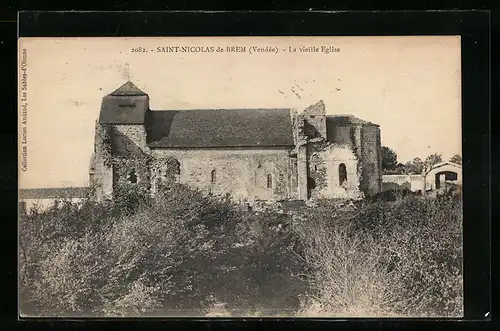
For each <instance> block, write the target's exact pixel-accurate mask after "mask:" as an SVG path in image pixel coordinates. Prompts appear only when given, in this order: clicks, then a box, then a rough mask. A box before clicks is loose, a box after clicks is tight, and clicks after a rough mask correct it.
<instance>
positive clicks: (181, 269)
mask: <svg viewBox="0 0 500 331" xmlns="http://www.w3.org/2000/svg"><path fill="white" fill-rule="evenodd" d="M114 201H115V202H104V203H100V204H96V203H93V202H91V201H87V202H85V203H83V205H82V206H76V205H74V204H68V205H65V206H63V207H61V208H53V209H51V210H48V211H46V212H38V213H36V212H35V213H32V214H28V215H23V216H22V218H21V225H20V229H21V232H20V246H21V249H20V252H21V259H20V262H21V263H20V266H21V277H20V278H21V303H22V306H21V311H22V312H23V314H25V315H36V316H40V315H49V316H53V315H56V316H75V315H92V316H125V315H127V316H129V315H156V314H162V315H197V316H200V315H204V314H205V313H206V312H208V310H209V309H210V308H211V307H212V306H213V305H214V304H215V303H216V301H222V302H224V303H226V308H227V309H228V310H229V311H231V312H232V313H233V314H243V315H245V314H248V313H251V312H255V311H266V312H268V313H270V312H272V308H273V307H276V306H278V307H280V306H281V307H283V306H285V305H286V306H287V307H288V306H290V302H292V303H294V304H295V306H296V308H297V309H298V305H299V302H298V299H296V298H297V295H296V294H295V292H294V291H288V295H281V294H282V293H286V292H287V289H289V288H293V287H296V284H297V283H299V284H302V283H303V282H302V281H300V280H297V279H295V278H293V277H291V276H290V273H291V272H292V271H290V270H294V267H295V264H297V263H296V261H295V260H294V258H293V256H292V254H291V252H290V251H289V250H288V249H287V247H286V246H285V247H283V246H282V245H283V244H285V243H286V242H287V240H288V242H293V240H291V239H287V238H288V236H289V235H290V234H289V233H288V232H286V231H283V230H282V229H281V230H280V228H279V227H278V225H279V224H281V223H284V222H285V221H286V220H285V219H283V216H282V215H279V214H276V213H274V214H273V213H269V214H267V215H261V214H259V215H255V214H253V213H251V212H248V211H242V210H241V208H238V207H237V206H235V205H233V204H232V203H231V202H230V201H229V200H227V199H219V198H216V197H205V196H203V195H202V194H201V193H200V192H197V191H195V190H191V189H189V188H187V187H185V186H182V185H176V186H174V187H172V188H170V189H168V190H167V189H165V190H163V191H162V192H161V193H160V194H159V195H158V196H157V197H155V198H154V199H152V198H149V197H148V196H147V195H144V194H143V192H138V191H134V190H133V189H130V187H122V188H121V189H120V190H119V191H118V193H117V194H116V196H115V200H114ZM125 207H127V208H125ZM300 268H301V267H300V266H297V267H296V268H295V269H297V270H298V269H300ZM276 290H277V291H278V292H277V294H276V295H274V296H270V295H269V294H270V293H273V292H272V291H276ZM274 293H276V292H274ZM294 299H295V302H294V301H293V300H294Z"/></svg>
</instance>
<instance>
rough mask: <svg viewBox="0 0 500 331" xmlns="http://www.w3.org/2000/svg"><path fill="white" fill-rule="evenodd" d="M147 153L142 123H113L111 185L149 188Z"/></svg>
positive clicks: (149, 177)
mask: <svg viewBox="0 0 500 331" xmlns="http://www.w3.org/2000/svg"><path fill="white" fill-rule="evenodd" d="M149 153H150V149H149V147H148V146H147V145H146V132H145V130H144V126H143V125H135V124H131V125H125V124H120V125H118V124H115V125H113V127H112V154H113V187H114V188H117V187H118V186H119V185H129V184H135V185H137V186H139V188H141V189H144V190H149V189H150V188H151V169H150V166H151V161H152V158H151V156H150V154H149Z"/></svg>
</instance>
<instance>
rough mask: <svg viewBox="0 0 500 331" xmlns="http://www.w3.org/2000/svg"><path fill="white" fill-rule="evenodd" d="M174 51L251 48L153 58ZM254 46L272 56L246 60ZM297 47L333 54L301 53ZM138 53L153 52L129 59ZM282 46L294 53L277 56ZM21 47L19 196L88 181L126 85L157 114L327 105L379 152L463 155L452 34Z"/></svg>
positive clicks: (33, 43) (61, 42)
mask: <svg viewBox="0 0 500 331" xmlns="http://www.w3.org/2000/svg"><path fill="white" fill-rule="evenodd" d="M177 45H179V46H183V45H184V46H186V45H193V46H214V47H218V46H220V47H223V48H226V47H227V46H236V45H240V46H246V47H247V52H244V53H227V52H225V53H218V52H213V53H207V52H203V53H202V52H196V53H173V52H157V51H156V48H157V47H166V46H177ZM254 45H255V46H261V47H265V46H272V47H276V48H278V53H277V54H275V53H256V54H249V53H248V50H249V47H251V46H254ZM301 46H317V47H321V46H333V47H334V48H339V49H340V52H333V53H329V54H326V53H323V52H317V53H315V52H307V53H301V52H299V48H300V47H301ZM137 47H144V48H145V49H148V52H138V53H137V52H132V51H131V49H132V48H137ZM289 47H292V48H293V47H295V48H296V49H297V52H296V53H290V52H284V51H283V49H287V50H288V49H289ZM20 48H21V49H22V48H26V49H27V64H28V65H27V77H28V125H27V131H28V144H27V147H28V151H27V162H28V170H27V171H26V172H22V173H21V181H22V182H21V186H22V187H25V188H27V187H61V186H84V185H87V184H88V167H89V161H90V157H91V154H92V150H93V139H94V125H95V121H96V120H97V118H98V115H99V111H100V106H101V100H102V97H103V96H104V95H106V94H108V93H111V92H112V91H113V90H114V89H116V88H118V87H119V86H120V85H122V84H123V83H125V81H126V80H128V79H130V80H131V81H132V82H134V84H136V85H137V86H138V87H139V88H140V89H142V90H143V91H145V92H146V93H148V94H149V96H150V98H151V102H150V106H151V109H153V110H155V109H156V110H161V109H190V108H198V109H200V108H275V107H291V108H297V109H299V110H301V109H303V108H305V107H307V106H308V105H311V104H313V103H316V102H317V101H319V100H323V101H324V103H325V105H326V110H327V113H328V114H332V115H334V114H339V115H340V114H352V115H355V116H357V117H359V118H361V119H364V120H367V121H371V122H374V123H377V124H379V125H380V129H381V137H382V145H384V146H388V147H390V148H392V149H394V150H395V151H396V153H397V154H398V159H399V161H400V162H405V161H407V160H410V159H413V158H414V157H420V158H425V157H426V156H427V155H429V154H431V153H442V154H443V158H444V159H445V160H447V159H449V158H450V157H451V156H452V155H453V154H455V153H461V91H460V90H461V86H460V84H461V82H460V77H461V73H460V39H459V37H453V36H443V37H439V36H436V37H311V38H309V37H301V38H293V37H279V38H261V37H247V38H190V39H186V38H184V39H181V38H119V39H118V38H109V39H105V38H99V39H97V38H95V39H91V38H60V39H48V38H37V39H24V40H22V41H21V43H20ZM292 89H293V91H292ZM295 93H297V94H298V96H297V95H296V94H295ZM299 97H300V98H299ZM270 129H271V130H272V128H270Z"/></svg>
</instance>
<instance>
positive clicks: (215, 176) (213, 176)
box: [211, 170, 217, 184]
mask: <svg viewBox="0 0 500 331" xmlns="http://www.w3.org/2000/svg"><path fill="white" fill-rule="evenodd" d="M216 181H217V174H216V172H215V170H212V173H211V182H212V184H214V183H215V182H216Z"/></svg>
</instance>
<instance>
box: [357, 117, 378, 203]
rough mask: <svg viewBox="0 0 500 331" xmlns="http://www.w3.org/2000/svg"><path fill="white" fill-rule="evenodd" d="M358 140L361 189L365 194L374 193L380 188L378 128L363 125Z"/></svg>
mask: <svg viewBox="0 0 500 331" xmlns="http://www.w3.org/2000/svg"><path fill="white" fill-rule="evenodd" d="M360 140H361V153H360V155H359V159H360V161H361V162H360V168H361V190H362V191H363V192H365V194H367V195H375V194H377V193H380V192H381V190H382V160H381V157H382V153H381V144H380V130H379V128H378V127H376V126H368V125H367V126H363V127H362V129H361V137H360Z"/></svg>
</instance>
